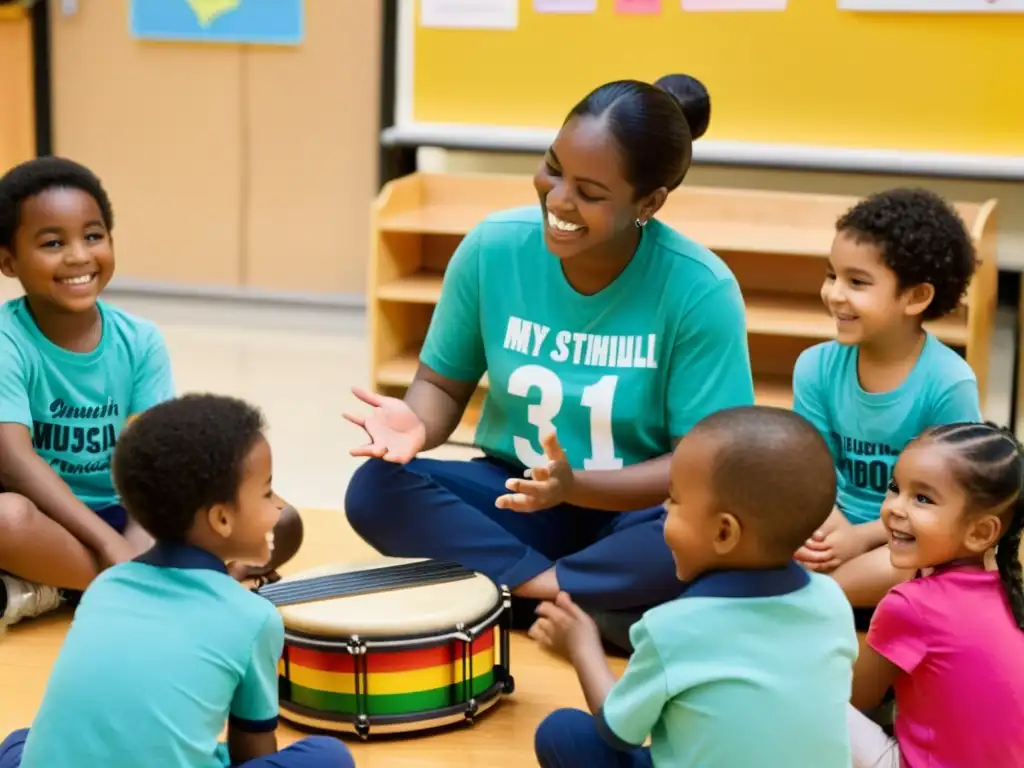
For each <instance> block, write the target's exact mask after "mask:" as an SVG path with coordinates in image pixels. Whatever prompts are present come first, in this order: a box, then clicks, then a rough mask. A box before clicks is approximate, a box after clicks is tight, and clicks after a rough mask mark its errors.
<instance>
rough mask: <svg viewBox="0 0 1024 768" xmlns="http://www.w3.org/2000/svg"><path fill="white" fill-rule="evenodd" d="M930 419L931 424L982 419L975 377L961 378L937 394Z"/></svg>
mask: <svg viewBox="0 0 1024 768" xmlns="http://www.w3.org/2000/svg"><path fill="white" fill-rule="evenodd" d="M930 421H931V426H938V425H940V424H955V423H957V422H960V421H969V422H979V421H982V416H981V403H980V402H979V397H978V382H977V381H976V380H975V379H961V380H960V381H958V382H957V383H956V384H954V385H953V386H952V387H948V388H947V389H946V390H945V391H944V392H943V393H942V394H941V395H940V396H939V399H938V402H936V404H935V408H934V409H933V411H932V417H931V419H930Z"/></svg>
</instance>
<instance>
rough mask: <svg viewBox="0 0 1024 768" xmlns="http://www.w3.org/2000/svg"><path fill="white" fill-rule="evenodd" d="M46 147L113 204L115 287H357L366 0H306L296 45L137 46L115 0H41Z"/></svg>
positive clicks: (364, 242)
mask: <svg viewBox="0 0 1024 768" xmlns="http://www.w3.org/2000/svg"><path fill="white" fill-rule="evenodd" d="M51 3H52V6H53V7H52V9H51V35H52V45H51V50H52V69H51V71H52V83H53V85H52V87H53V108H54V152H55V153H56V154H62V155H66V156H69V157H72V158H74V159H76V160H79V161H81V162H83V163H85V164H87V165H89V166H90V167H91V168H93V170H94V171H95V172H96V173H97V175H99V176H100V177H101V179H102V180H103V181H104V183H105V184H106V186H107V187H108V189H109V192H110V194H111V197H112V199H113V203H114V207H115V212H116V226H115V236H116V239H117V243H118V275H117V279H119V280H120V281H122V285H126V284H129V285H130V284H135V285H140V284H142V285H145V286H154V285H158V286H174V287H184V288H185V289H195V288H197V287H199V288H214V289H220V290H222V291H226V292H234V293H238V292H241V293H245V292H268V291H269V292H274V293H303V294H362V293H364V290H365V289H364V283H365V274H366V261H367V253H368V252H369V243H370V238H369V216H370V214H369V210H370V201H371V199H372V196H373V195H374V193H375V192H376V182H377V153H376V151H375V147H376V143H377V130H378V114H379V109H378V98H379V97H378V93H379V74H378V68H379V64H378V62H379V58H380V53H379V40H380V29H379V25H380V4H379V0H358V2H356V1H355V0H344V2H342V1H340V0H307V2H306V39H305V41H304V42H303V43H302V44H301V45H300V46H298V47H294V48H293V47H281V48H269V47H262V46H239V45H220V44H177V43H152V42H143V41H138V40H135V39H133V38H132V37H131V36H130V34H129V31H128V0H100V2H81V3H79V4H78V12H77V13H76V14H73V15H69V16H65V15H63V14H62V13H61V12H60V8H59V6H60V3H59V2H57V0H51Z"/></svg>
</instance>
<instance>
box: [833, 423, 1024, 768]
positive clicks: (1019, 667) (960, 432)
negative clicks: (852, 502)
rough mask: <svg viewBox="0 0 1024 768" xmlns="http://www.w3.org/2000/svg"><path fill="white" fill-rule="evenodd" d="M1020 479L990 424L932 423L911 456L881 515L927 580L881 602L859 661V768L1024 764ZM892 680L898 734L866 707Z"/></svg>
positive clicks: (1023, 467)
mask: <svg viewBox="0 0 1024 768" xmlns="http://www.w3.org/2000/svg"><path fill="white" fill-rule="evenodd" d="M1022 483H1024V461H1022V456H1021V447H1020V445H1019V443H1018V442H1017V440H1016V438H1014V436H1013V435H1012V434H1010V433H1009V432H1008V431H1006V430H1002V429H1000V428H998V427H996V426H994V425H992V424H978V423H963V424H950V425H945V426H940V427H933V428H931V429H929V430H927V431H926V432H925V433H924V434H922V435H921V436H920V437H919V438H918V439H916V440H914V441H913V442H911V443H910V444H909V445H908V446H907V447H906V449H905V450H904V451H903V453H902V454H901V455H900V457H899V460H898V461H897V463H896V468H895V471H894V473H893V479H892V482H891V484H890V486H889V490H888V493H887V495H886V498H885V502H884V503H883V505H882V522H883V524H884V525H885V529H886V533H887V536H888V540H889V543H888V552H889V556H890V557H891V559H892V565H893V567H895V568H899V569H902V570H906V571H909V572H911V573H917V574H918V576H917V577H916V578H913V579H911V580H910V581H907V582H905V583H903V584H899V585H897V586H896V587H894V588H893V589H892V591H890V592H889V594H887V595H886V596H885V597H884V598H883V599H882V601H881V602H880V603H879V604H878V608H877V610H876V611H875V615H874V618H873V620H872V622H871V627H870V629H869V631H868V636H867V647H866V648H865V649H863V651H862V652H861V654H860V657H859V658H858V659H857V663H856V666H855V668H854V685H853V699H852V701H853V706H852V707H851V708H850V731H851V740H852V742H853V750H854V766H855V768H867V766H872V768H908V767H910V768H916V767H917V766H935V768H981V766H984V768H1017V767H1018V766H1022V765H1024V738H1022V737H1021V734H1022V733H1024V587H1022V585H1021V563H1020V559H1019V555H1020V541H1021V531H1022V527H1024V496H1022V493H1021V489H1022ZM993 550H994V551H995V564H996V566H997V569H996V570H991V569H989V568H988V567H986V559H987V557H990V556H991V555H992V552H993ZM890 686H892V687H893V688H894V689H895V693H896V711H897V715H896V723H895V738H890V737H889V736H888V735H887V734H886V733H885V732H884V731H883V730H882V729H881V728H880V727H878V726H877V725H875V724H874V723H873V722H872V721H871V720H869V719H868V718H867V717H866V716H865V715H863V714H861V712H860V711H859V710H867V709H871V708H873V707H875V706H877V705H878V704H879V703H880V702H881V700H882V698H883V697H884V695H885V693H886V691H888V690H889V688H890ZM854 707H856V709H855V708H854Z"/></svg>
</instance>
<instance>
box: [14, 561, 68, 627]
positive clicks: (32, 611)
mask: <svg viewBox="0 0 1024 768" xmlns="http://www.w3.org/2000/svg"><path fill="white" fill-rule="evenodd" d="M0 581H3V583H4V587H5V588H6V590H7V607H6V608H5V609H4V613H3V615H2V616H0V627H7V626H10V625H11V624H16V623H18V622H19V621H21V620H22V619H30V618H33V617H35V616H40V615H42V614H44V613H49V612H50V611H53V610H56V609H57V608H59V607H60V606H61V603H62V598H61V596H60V591H59V590H57V589H56V588H54V587H47V586H45V585H43V584H33V583H32V582H31V581H25V580H24V579H19V578H16V577H14V576H10V575H9V574H6V573H4V574H0Z"/></svg>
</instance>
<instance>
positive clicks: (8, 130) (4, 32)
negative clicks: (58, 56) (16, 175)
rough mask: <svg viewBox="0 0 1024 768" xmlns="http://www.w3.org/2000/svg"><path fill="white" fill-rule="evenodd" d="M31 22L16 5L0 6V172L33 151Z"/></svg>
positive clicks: (28, 156) (31, 154)
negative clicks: (9, 6)
mask: <svg viewBox="0 0 1024 768" xmlns="http://www.w3.org/2000/svg"><path fill="white" fill-rule="evenodd" d="M32 90H33V83H32V25H31V22H29V20H28V18H27V17H26V16H25V13H24V11H22V9H20V8H0V174H2V173H4V171H6V170H7V169H8V168H10V167H11V166H12V165H17V164H18V163H20V162H23V161H25V160H28V159H29V158H31V157H32V156H33V155H34V154H35V149H36V139H35V114H34V113H35V104H34V100H33V96H32Z"/></svg>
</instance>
